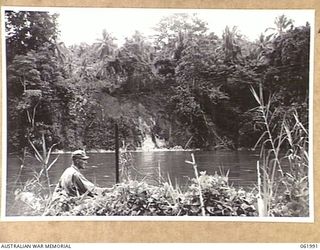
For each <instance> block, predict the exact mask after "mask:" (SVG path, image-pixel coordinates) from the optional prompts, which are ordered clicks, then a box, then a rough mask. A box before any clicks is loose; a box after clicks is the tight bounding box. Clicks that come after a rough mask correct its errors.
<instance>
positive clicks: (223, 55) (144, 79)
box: [5, 11, 310, 152]
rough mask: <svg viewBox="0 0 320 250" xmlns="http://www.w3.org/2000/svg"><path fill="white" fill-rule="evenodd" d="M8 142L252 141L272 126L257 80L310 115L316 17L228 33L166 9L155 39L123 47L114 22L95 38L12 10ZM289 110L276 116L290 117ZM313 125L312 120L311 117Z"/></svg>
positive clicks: (63, 145)
mask: <svg viewBox="0 0 320 250" xmlns="http://www.w3.org/2000/svg"><path fill="white" fill-rule="evenodd" d="M5 17H6V46H7V47H6V48H7V76H8V77H7V87H8V128H9V130H8V147H9V152H17V151H20V150H21V149H23V148H25V147H27V146H28V145H29V143H28V140H30V141H31V142H32V143H34V145H36V146H37V145H38V146H39V147H40V144H41V138H42V135H45V138H46V141H47V142H48V144H47V145H48V147H49V146H50V145H52V144H54V143H59V144H58V146H57V147H58V148H60V149H65V150H67V149H74V148H79V147H84V146H86V147H87V148H90V149H112V148H113V147H114V133H113V128H114V123H115V122H117V123H118V125H119V130H120V137H121V138H120V140H121V141H122V142H123V143H124V144H126V145H129V146H130V147H131V148H137V147H141V146H142V144H143V141H144V139H145V138H146V137H148V136H150V137H151V138H152V140H153V142H154V143H155V147H160V145H158V144H157V141H158V140H160V139H162V140H163V141H165V145H163V144H162V145H161V146H166V147H174V146H176V145H180V146H182V147H189V148H195V147H199V148H206V149H214V148H220V147H223V148H232V149H237V148H239V147H252V146H253V145H254V144H255V142H256V141H257V139H258V138H259V136H260V134H261V132H262V130H261V129H260V127H259V126H255V125H256V121H257V115H256V113H255V112H252V111H250V110H251V109H252V108H254V107H255V100H254V98H253V97H252V94H251V92H250V86H253V87H254V88H255V89H258V88H260V89H261V90H263V91H264V93H266V96H267V95H269V94H272V93H276V95H275V97H274V99H275V103H276V105H277V107H279V110H280V111H281V113H282V114H284V113H286V112H287V111H288V110H292V109H293V108H294V109H296V110H298V113H299V117H300V118H301V121H302V122H303V123H304V125H307V121H308V120H307V115H308V108H307V107H308V105H307V104H308V84H309V47H310V44H309V43H310V27H309V25H308V24H306V25H305V26H302V27H294V26H293V25H292V21H291V20H289V19H287V18H286V17H285V16H280V17H279V18H277V19H276V20H275V24H276V26H275V28H274V29H273V32H274V33H270V31H269V33H268V32H267V33H265V34H262V35H261V36H260V37H259V38H258V39H257V40H256V41H254V42H252V41H249V40H247V39H246V38H245V37H244V36H243V35H242V34H241V33H240V32H239V31H238V29H237V28H236V27H226V28H225V30H224V32H223V35H222V37H218V36H217V35H215V34H214V33H210V32H209V31H208V27H207V24H206V23H205V22H203V21H202V20H200V19H199V18H198V17H197V16H196V15H186V14H175V15H172V16H169V17H165V18H163V19H162V20H161V21H160V23H159V24H158V25H157V27H156V28H155V31H156V33H155V34H156V35H155V36H154V37H153V40H148V39H147V38H146V37H144V36H143V34H141V33H140V32H138V31H137V32H136V33H135V34H133V36H132V37H128V38H127V39H126V41H125V43H124V44H123V45H122V46H121V47H118V45H117V44H116V40H115V38H114V37H112V35H111V34H109V33H108V32H107V31H105V30H104V31H103V32H102V37H101V38H100V39H97V42H96V43H94V44H92V45H87V44H80V45H73V46H71V47H69V48H67V47H66V46H65V45H64V44H63V43H62V42H58V30H57V18H58V17H57V16H56V15H51V14H49V13H46V12H32V11H21V12H14V11H6V12H5ZM280 117H281V114H279V116H278V117H276V119H278V121H279V122H280V121H281V118H280ZM306 127H307V126H306Z"/></svg>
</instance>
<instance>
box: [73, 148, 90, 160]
mask: <svg viewBox="0 0 320 250" xmlns="http://www.w3.org/2000/svg"><path fill="white" fill-rule="evenodd" d="M71 157H72V159H82V160H87V159H89V156H87V155H86V152H85V151H83V150H76V151H74V152H73V153H72V155H71Z"/></svg>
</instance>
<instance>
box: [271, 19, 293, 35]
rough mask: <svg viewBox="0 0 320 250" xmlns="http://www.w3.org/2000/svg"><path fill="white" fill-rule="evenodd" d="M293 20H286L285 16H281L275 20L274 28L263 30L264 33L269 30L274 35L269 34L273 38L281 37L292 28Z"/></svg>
mask: <svg viewBox="0 0 320 250" xmlns="http://www.w3.org/2000/svg"><path fill="white" fill-rule="evenodd" d="M293 22H294V21H293V20H292V19H289V18H287V17H286V16H285V15H281V16H278V17H276V18H275V20H274V24H275V26H276V27H275V28H273V27H269V28H267V29H266V30H265V32H267V31H269V30H273V31H274V33H272V34H271V36H273V37H277V36H281V35H282V34H283V33H284V32H285V31H287V30H288V29H289V28H290V29H292V28H293Z"/></svg>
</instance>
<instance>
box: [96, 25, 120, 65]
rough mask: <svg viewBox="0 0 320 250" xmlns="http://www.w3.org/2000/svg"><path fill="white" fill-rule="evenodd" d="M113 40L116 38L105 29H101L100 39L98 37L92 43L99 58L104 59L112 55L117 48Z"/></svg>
mask: <svg viewBox="0 0 320 250" xmlns="http://www.w3.org/2000/svg"><path fill="white" fill-rule="evenodd" d="M115 40H116V38H114V37H113V36H111V34H110V33H108V32H107V31H106V30H105V29H104V30H103V31H102V39H98V42H97V43H95V44H94V48H95V49H96V51H97V55H98V58H99V59H101V60H104V59H105V58H106V57H110V56H114V54H115V51H116V49H117V45H116V44H115V43H114V41H115Z"/></svg>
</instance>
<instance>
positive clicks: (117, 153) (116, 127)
mask: <svg viewBox="0 0 320 250" xmlns="http://www.w3.org/2000/svg"><path fill="white" fill-rule="evenodd" d="M114 134H115V135H114V136H115V157H116V158H115V162H116V183H119V129H118V123H117V122H115V124H114Z"/></svg>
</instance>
